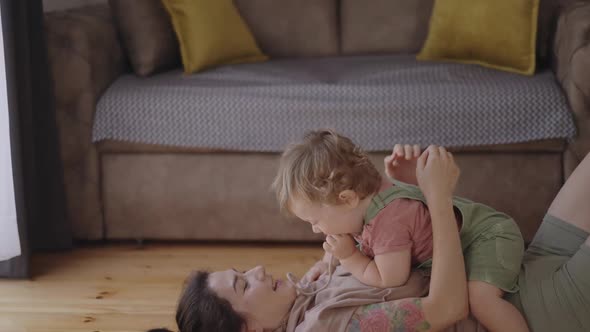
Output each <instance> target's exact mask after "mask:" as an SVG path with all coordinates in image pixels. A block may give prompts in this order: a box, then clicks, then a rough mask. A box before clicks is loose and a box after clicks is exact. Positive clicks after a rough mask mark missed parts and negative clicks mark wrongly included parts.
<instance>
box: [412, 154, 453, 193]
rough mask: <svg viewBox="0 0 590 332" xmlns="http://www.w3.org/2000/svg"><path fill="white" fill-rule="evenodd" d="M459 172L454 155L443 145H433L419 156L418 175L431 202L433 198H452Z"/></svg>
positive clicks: (419, 181)
mask: <svg viewBox="0 0 590 332" xmlns="http://www.w3.org/2000/svg"><path fill="white" fill-rule="evenodd" d="M459 173H460V171H459V167H457V164H455V160H454V158H453V155H452V154H451V153H450V152H447V150H446V149H445V148H444V147H442V146H441V147H438V146H434V145H431V146H429V147H428V149H427V150H426V151H424V153H422V155H421V156H420V158H418V165H417V168H416V177H417V179H418V185H419V186H420V189H422V192H423V193H424V196H425V197H426V201H427V202H428V203H429V204H430V203H431V202H432V201H433V200H437V199H444V200H448V199H451V198H452V196H453V192H454V191H455V186H456V185H457V180H458V179H459Z"/></svg>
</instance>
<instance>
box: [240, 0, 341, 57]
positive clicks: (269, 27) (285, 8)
mask: <svg viewBox="0 0 590 332" xmlns="http://www.w3.org/2000/svg"><path fill="white" fill-rule="evenodd" d="M338 1H339V0H234V3H235V5H236V7H237V8H238V10H239V12H240V14H241V15H242V17H243V18H244V20H245V21H246V23H247V24H248V26H249V27H250V30H251V31H252V33H253V34H254V37H255V38H256V41H257V43H258V45H259V46H260V48H261V49H262V51H263V52H264V53H265V54H267V55H269V56H271V57H283V56H328V55H337V54H338V51H339V47H338V41H339V29H338Z"/></svg>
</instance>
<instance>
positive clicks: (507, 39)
mask: <svg viewBox="0 0 590 332" xmlns="http://www.w3.org/2000/svg"><path fill="white" fill-rule="evenodd" d="M538 12H539V0H435V4H434V9H433V12H432V17H431V19H430V30H429V33H428V38H427V40H426V43H425V44H424V46H423V48H422V50H421V52H420V53H419V54H418V59H420V60H441V61H455V62H462V63H473V64H479V65H482V66H486V67H490V68H495V69H500V70H506V71H510V72H516V73H521V74H527V75H532V74H533V73H534V72H535V43H536V37H537V15H538Z"/></svg>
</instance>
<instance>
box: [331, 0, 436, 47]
mask: <svg viewBox="0 0 590 332" xmlns="http://www.w3.org/2000/svg"><path fill="white" fill-rule="evenodd" d="M433 3H434V2H433V0H340V20H341V30H342V31H341V33H342V39H341V42H342V53H343V54H370V53H417V52H418V51H419V50H420V48H421V47H422V45H423V44H424V41H425V40H426V35H427V34H428V22H429V20H430V14H431V12H432V7H433Z"/></svg>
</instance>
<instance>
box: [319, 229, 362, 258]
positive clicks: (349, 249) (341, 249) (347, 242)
mask: <svg viewBox="0 0 590 332" xmlns="http://www.w3.org/2000/svg"><path fill="white" fill-rule="evenodd" d="M323 247H324V250H325V251H326V252H327V253H329V254H332V255H333V256H334V257H336V258H338V259H346V258H348V257H350V256H352V254H354V252H355V251H356V247H355V246H354V239H353V238H352V236H350V235H348V234H338V235H328V236H327V237H326V242H324V245H323Z"/></svg>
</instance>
